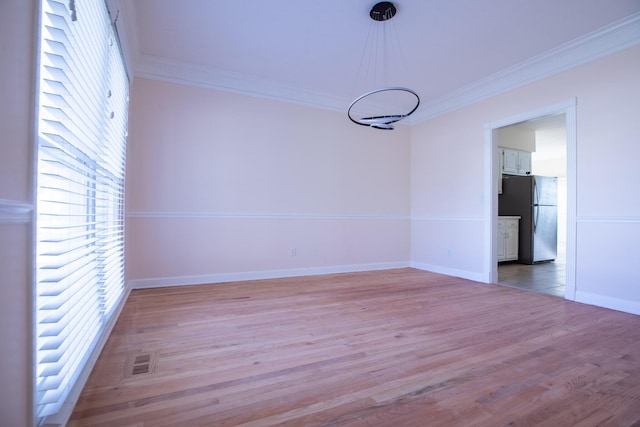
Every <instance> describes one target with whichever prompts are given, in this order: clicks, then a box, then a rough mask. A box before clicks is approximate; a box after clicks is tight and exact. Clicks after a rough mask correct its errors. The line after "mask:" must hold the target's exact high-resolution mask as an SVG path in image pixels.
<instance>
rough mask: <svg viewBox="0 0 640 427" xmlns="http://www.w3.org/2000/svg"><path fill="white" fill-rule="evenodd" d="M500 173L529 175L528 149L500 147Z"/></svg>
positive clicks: (529, 154)
mask: <svg viewBox="0 0 640 427" xmlns="http://www.w3.org/2000/svg"><path fill="white" fill-rule="evenodd" d="M500 150H501V151H502V159H501V160H502V161H501V165H502V173H506V174H510V175H531V153H529V152H528V151H522V150H514V149H513V148H501V149H500Z"/></svg>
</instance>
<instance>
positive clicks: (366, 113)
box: [347, 1, 420, 130]
mask: <svg viewBox="0 0 640 427" xmlns="http://www.w3.org/2000/svg"><path fill="white" fill-rule="evenodd" d="M396 12H397V9H396V7H395V5H394V4H393V3H391V2H388V1H383V2H379V3H376V4H375V5H374V6H373V7H372V8H371V11H370V12H369V17H370V18H371V20H372V22H371V26H370V29H369V35H368V37H367V42H366V44H365V48H364V52H363V54H362V59H361V61H360V67H359V70H358V76H357V78H356V81H358V80H359V79H360V78H361V77H362V79H363V80H367V81H369V80H371V82H369V83H370V84H371V87H374V88H373V89H372V88H371V87H370V88H369V89H368V90H367V91H365V93H364V94H362V95H360V96H358V97H357V98H356V99H355V100H354V101H353V102H352V103H351V105H349V109H348V110H347V115H348V116H349V119H350V120H351V121H352V122H354V123H356V124H358V125H362V126H370V127H372V128H375V129H384V130H393V124H394V123H396V122H398V121H400V120H402V119H404V118H406V117H408V116H410V115H411V114H412V113H413V112H414V111H416V110H417V108H418V106H419V105H420V97H419V96H418V94H417V93H416V92H415V91H413V90H411V89H408V88H406V87H401V86H386V85H387V84H388V83H389V82H388V80H389V75H388V74H389V73H388V69H389V66H390V65H394V64H397V63H398V62H401V61H397V60H396V59H397V58H392V53H395V54H397V55H398V56H401V52H400V44H399V42H398V41H397V32H396V31H395V27H394V28H391V26H392V25H393V24H392V23H390V22H389V21H390V20H391V19H392V18H393V17H394V16H395V15H396ZM393 37H395V40H389V39H390V38H393ZM394 41H395V43H394ZM363 70H364V72H365V75H364V76H362V74H363ZM381 81H382V82H381ZM376 85H378V86H376ZM375 87H377V88H375Z"/></svg>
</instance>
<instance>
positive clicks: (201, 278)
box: [127, 262, 409, 289]
mask: <svg viewBox="0 0 640 427" xmlns="http://www.w3.org/2000/svg"><path fill="white" fill-rule="evenodd" d="M405 267H409V263H408V262H383V263H375V264H352V265H335V266H328V267H313V268H296V269H289V270H267V271H247V272H240V273H216V274H201V275H195V276H173V277H156V278H149V279H134V280H130V281H129V282H128V285H127V286H128V288H129V289H147V288H162V287H167V286H185V285H201V284H209V283H224V282H240V281H246V280H262V279H281V278H285V277H298V276H315V275H321V274H335V273H355V272H360V271H375V270H389V269H392V268H405Z"/></svg>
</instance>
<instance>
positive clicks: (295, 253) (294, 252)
mask: <svg viewBox="0 0 640 427" xmlns="http://www.w3.org/2000/svg"><path fill="white" fill-rule="evenodd" d="M297 255H298V248H291V256H292V257H293V256H297Z"/></svg>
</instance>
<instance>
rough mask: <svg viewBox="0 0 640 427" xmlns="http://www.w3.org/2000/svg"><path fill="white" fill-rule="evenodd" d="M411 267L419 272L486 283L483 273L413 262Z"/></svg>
mask: <svg viewBox="0 0 640 427" xmlns="http://www.w3.org/2000/svg"><path fill="white" fill-rule="evenodd" d="M410 267H412V268H417V269H418V270H425V271H431V272H432V273H438V274H444V275H447V276H453V277H460V278H462V279H467V280H473V281H475V282H484V281H485V280H484V277H483V274H482V273H477V272H475V271H467V270H457V269H455V268H447V267H442V266H439V265H433V264H424V263H421V262H411V263H410Z"/></svg>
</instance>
